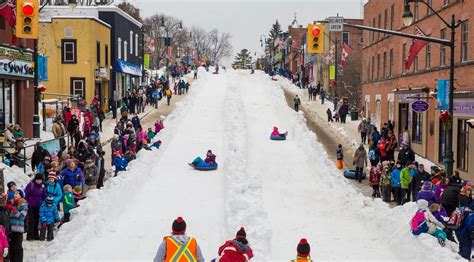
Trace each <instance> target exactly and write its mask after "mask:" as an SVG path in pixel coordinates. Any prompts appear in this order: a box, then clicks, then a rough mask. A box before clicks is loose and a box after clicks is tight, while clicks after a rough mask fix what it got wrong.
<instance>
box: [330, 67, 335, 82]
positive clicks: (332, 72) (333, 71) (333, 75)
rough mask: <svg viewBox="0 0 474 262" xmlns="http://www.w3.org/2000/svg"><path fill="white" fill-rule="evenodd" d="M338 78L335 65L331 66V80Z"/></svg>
mask: <svg viewBox="0 0 474 262" xmlns="http://www.w3.org/2000/svg"><path fill="white" fill-rule="evenodd" d="M334 79H336V67H335V66H333V65H332V66H329V80H334Z"/></svg>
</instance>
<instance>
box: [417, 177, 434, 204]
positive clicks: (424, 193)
mask: <svg viewBox="0 0 474 262" xmlns="http://www.w3.org/2000/svg"><path fill="white" fill-rule="evenodd" d="M420 199H424V200H426V201H427V202H428V206H431V204H433V203H436V198H435V196H434V193H433V191H432V190H431V182H430V181H425V182H423V186H422V187H421V190H420V191H419V192H418V194H417V195H416V201H418V200H420Z"/></svg>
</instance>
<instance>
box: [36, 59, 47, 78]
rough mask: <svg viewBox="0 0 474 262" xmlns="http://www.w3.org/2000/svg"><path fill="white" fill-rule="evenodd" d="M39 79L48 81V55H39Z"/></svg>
mask: <svg viewBox="0 0 474 262" xmlns="http://www.w3.org/2000/svg"><path fill="white" fill-rule="evenodd" d="M38 81H39V82H47V81H48V58H47V57H46V56H42V55H39V56H38Z"/></svg>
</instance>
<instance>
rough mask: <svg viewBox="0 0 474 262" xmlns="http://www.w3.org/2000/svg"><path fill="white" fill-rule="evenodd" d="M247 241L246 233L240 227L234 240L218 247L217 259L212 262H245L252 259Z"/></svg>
mask: <svg viewBox="0 0 474 262" xmlns="http://www.w3.org/2000/svg"><path fill="white" fill-rule="evenodd" d="M248 244H249V242H248V241H247V233H246V232H245V229H244V228H243V227H242V228H240V230H239V231H237V234H236V236H235V239H234V240H228V241H226V242H225V243H224V245H222V246H221V247H219V252H218V254H219V257H218V258H216V259H214V260H212V261H214V262H246V261H249V260H250V259H252V257H253V252H252V249H251V248H250V246H249V245H248Z"/></svg>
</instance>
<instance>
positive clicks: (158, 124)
mask: <svg viewBox="0 0 474 262" xmlns="http://www.w3.org/2000/svg"><path fill="white" fill-rule="evenodd" d="M163 128H165V126H164V125H163V120H160V121H158V120H157V121H156V123H155V134H158V133H159V132H160V131H161V130H162V129H163Z"/></svg>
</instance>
